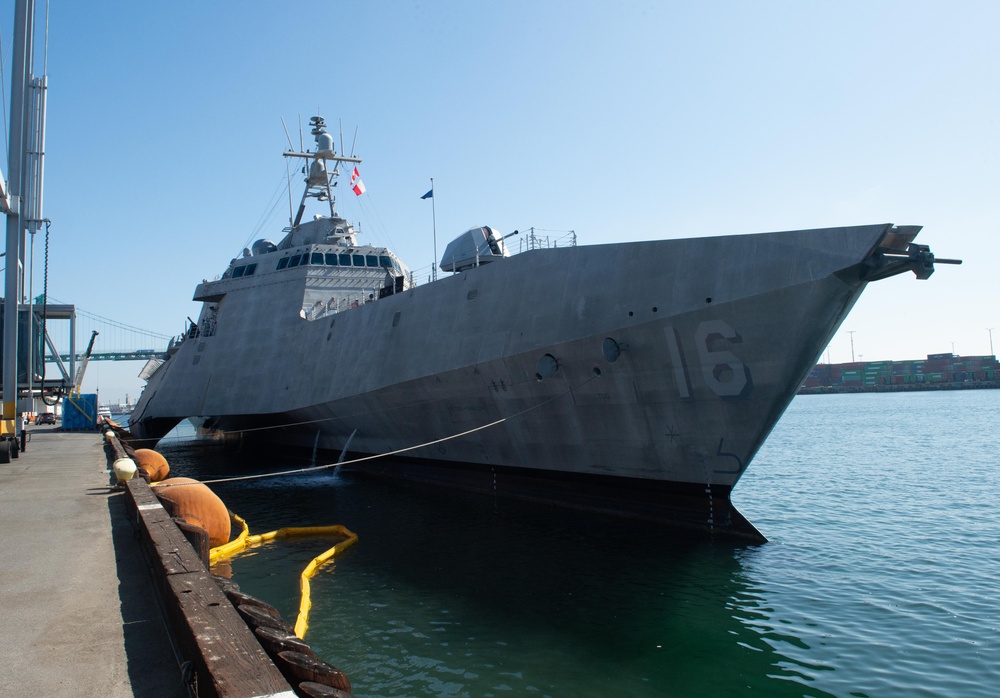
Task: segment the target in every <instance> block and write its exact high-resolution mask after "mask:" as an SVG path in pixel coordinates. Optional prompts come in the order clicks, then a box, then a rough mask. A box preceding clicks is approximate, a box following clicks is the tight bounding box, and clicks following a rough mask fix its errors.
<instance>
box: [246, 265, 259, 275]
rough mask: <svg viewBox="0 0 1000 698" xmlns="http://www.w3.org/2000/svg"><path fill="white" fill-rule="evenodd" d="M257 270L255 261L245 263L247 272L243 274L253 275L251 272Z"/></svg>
mask: <svg viewBox="0 0 1000 698" xmlns="http://www.w3.org/2000/svg"><path fill="white" fill-rule="evenodd" d="M255 271H257V262H254V263H253V264H248V265H247V272H246V274H245V275H244V276H253V273H254V272H255Z"/></svg>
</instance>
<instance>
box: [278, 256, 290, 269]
mask: <svg viewBox="0 0 1000 698" xmlns="http://www.w3.org/2000/svg"><path fill="white" fill-rule="evenodd" d="M287 266H288V257H282V258H281V259H279V260H278V269H284V268H285V267H287Z"/></svg>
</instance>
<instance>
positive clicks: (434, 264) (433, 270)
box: [431, 177, 438, 281]
mask: <svg viewBox="0 0 1000 698" xmlns="http://www.w3.org/2000/svg"><path fill="white" fill-rule="evenodd" d="M436 198H437V197H436V196H434V178H433V177H431V222H432V225H433V226H434V227H433V230H434V261H433V262H431V274H432V275H433V277H434V280H435V281H437V278H438V272H437V259H438V224H437V211H436V209H435V207H434V199H436Z"/></svg>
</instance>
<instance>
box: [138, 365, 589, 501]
mask: <svg viewBox="0 0 1000 698" xmlns="http://www.w3.org/2000/svg"><path fill="white" fill-rule="evenodd" d="M595 378H598V376H596V375H595V376H591V377H590V378H588V379H587V380H585V381H583V382H582V383H580V384H579V385H576V386H571V387H569V388H567V389H566V390H565V391H564V392H561V393H559V394H558V395H553V396H552V397H550V398H548V399H547V400H543V401H542V402H540V403H538V404H537V405H532V406H531V407H527V408H525V409H523V410H521V411H520V412H515V413H514V414H511V415H508V416H506V417H501V418H500V419H497V420H494V421H492V422H489V423H487V424H483V425H480V426H478V427H474V428H472V429H467V430H465V431H462V432H459V433H457V434H452V435H450V436H444V437H442V438H440V439H434V440H433V441H427V442H425V443H422V444H417V445H416V446H407V447H405V448H400V449H397V450H395V451H388V452H386V453H377V454H375V455H371V456H363V457H361V458H355V459H354V460H348V461H343V462H335V463H325V464H323V465H312V466H308V467H305V468H295V469H293V470H282V471H281V472H278V473H258V474H256V475H236V476H233V477H223V478H216V479H214V480H202V481H201V483H202V484H206V485H214V484H218V483H222V482H242V481H245V480H263V479H265V478H269V477H282V476H284V475H298V474H300V473H313V472H316V471H317V470H327V469H329V468H337V467H339V466H342V465H353V464H355V463H364V462H365V461H371V460H376V459H378V458H387V457H389V456H397V455H399V454H400V453H407V452H409V451H416V450H417V449H420V448H424V447H426V446H433V445H435V444H439V443H444V442H445V441H451V440H453V439H459V438H461V437H463V436H468V435H469V434H474V433H476V432H477V431H483V430H484V429H489V428H491V427H495V426H497V425H498V424H503V423H504V422H506V421H507V420H508V419H514V418H516V417H520V416H522V415H524V414H526V413H528V412H532V411H534V410H537V409H538V408H540V407H544V406H545V405H547V404H549V403H550V402H554V401H556V400H558V399H559V398H562V397H565V396H566V395H569V394H571V393H572V392H573V391H574V390H578V389H580V388H582V387H583V386H585V385H587V383H589V382H590V381H592V380H594V379H595ZM187 484H194V483H177V484H170V483H168V484H165V485H164V484H160V485H157V487H184V486H186V485H187Z"/></svg>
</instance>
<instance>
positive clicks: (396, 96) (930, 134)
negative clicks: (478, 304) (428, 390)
mask: <svg viewBox="0 0 1000 698" xmlns="http://www.w3.org/2000/svg"><path fill="white" fill-rule="evenodd" d="M4 5H5V7H4V8H3V11H2V13H0V14H2V21H3V28H4V29H3V31H4V33H3V42H4V45H3V48H4V56H5V57H8V51H9V48H8V42H9V38H10V31H11V30H10V27H11V26H12V14H13V2H10V0H8V2H6V3H4ZM998 26H1000V3H997V2H993V1H984V2H955V3H947V4H946V3H939V2H914V1H906V2H878V1H866V2H836V3H820V2H800V1H795V2H791V1H789V2H768V1H760V2H725V3H722V2H702V3H669V2H618V3H615V2H582V1H580V0H574V1H572V2H570V1H565V2H564V1H542V2H539V1H537V0H536V1H534V2H521V1H511V2H493V3H480V2H467V1H447V2H433V1H428V0H425V1H422V2H405V1H400V2H378V1H372V2H308V3H307V2H286V3H275V2H271V1H267V2H265V1H262V0H253V1H247V2H239V3H236V2H211V3H206V2H176V3H146V2H124V1H119V2H100V3H81V2H66V1H65V0H54V1H53V2H52V6H51V8H50V26H49V40H50V45H49V53H48V75H49V85H50V90H49V112H48V142H47V148H46V150H47V153H46V190H45V213H46V215H47V216H48V217H49V218H50V219H52V221H53V224H52V241H51V261H50V295H51V296H53V297H55V298H58V299H60V300H63V301H66V302H70V303H74V304H76V305H77V306H78V307H79V308H82V309H85V310H87V311H89V312H92V313H97V314H100V315H103V316H106V317H110V318H114V319H116V320H119V321H121V322H125V323H128V324H131V325H137V326H140V327H143V328H146V329H149V330H153V331H157V332H162V333H164V334H177V333H179V332H181V331H182V330H183V326H184V320H185V318H186V317H187V316H191V317H195V316H196V313H197V310H198V308H197V304H195V303H193V302H192V301H191V300H190V299H191V295H192V292H193V290H194V287H195V285H196V284H197V283H198V282H199V281H201V280H202V279H203V278H213V277H214V276H216V275H217V274H220V273H221V272H222V271H223V270H224V269H225V267H226V265H227V264H228V262H229V260H230V259H231V258H232V257H234V256H236V255H237V254H238V253H239V252H240V250H242V248H243V247H244V245H245V244H247V243H248V241H252V240H253V239H256V238H259V237H269V238H271V239H279V238H280V236H281V233H280V229H281V228H282V227H283V226H284V225H286V224H287V217H288V204H287V195H283V196H281V198H278V199H275V196H276V195H280V191H281V188H282V187H283V186H284V182H285V163H284V159H283V158H282V157H281V151H282V150H284V149H285V148H286V147H287V142H286V137H285V133H284V130H283V128H282V123H281V119H282V118H284V120H285V122H286V123H287V124H288V127H289V129H290V131H292V134H293V139H294V140H295V141H296V145H297V141H298V123H299V119H300V118H301V119H302V120H303V121H305V120H307V119H308V118H309V117H310V116H312V115H313V114H316V113H318V114H322V115H323V116H325V117H326V119H327V121H328V122H329V123H331V124H333V125H336V124H337V123H338V122H340V121H342V123H343V125H344V134H345V139H346V140H347V142H348V149H350V141H351V140H352V139H353V135H354V130H355V127H357V128H358V129H359V132H358V138H357V152H358V154H359V155H360V156H361V157H362V158H364V163H363V164H362V165H361V168H360V169H361V173H362V176H363V178H364V181H365V185H366V187H367V189H368V193H367V194H366V195H365V196H364V197H362V200H361V201H354V200H353V199H354V196H353V194H349V192H347V191H342V193H341V197H340V203H341V206H340V209H341V212H342V213H344V214H346V215H347V216H348V217H350V218H352V219H355V220H358V219H360V222H361V224H362V228H363V229H364V230H365V231H366V239H367V240H368V241H372V242H375V243H378V244H389V245H391V246H392V247H393V248H394V249H395V250H396V251H397V252H398V253H399V254H400V255H401V256H402V257H403V259H404V260H406V261H407V262H408V264H409V265H410V267H411V268H414V269H420V268H425V267H428V266H429V264H430V262H431V260H432V257H433V254H432V236H431V208H430V202H429V201H421V200H420V198H419V197H420V195H421V194H423V193H424V192H425V191H427V189H428V188H429V178H430V177H434V181H435V185H436V187H435V189H436V210H437V238H438V252H439V253H440V252H441V251H443V248H444V245H445V244H446V243H447V241H448V240H450V239H451V237H453V236H454V235H456V234H458V233H460V232H461V231H463V230H465V229H466V228H468V227H470V226H473V225H484V224H486V225H491V226H493V227H495V228H497V229H499V230H500V231H501V232H503V233H507V232H510V231H511V230H513V229H520V230H525V229H526V228H528V227H530V226H535V227H538V228H545V229H555V230H565V229H573V230H575V231H576V233H577V235H578V239H579V242H580V243H581V244H594V243H604V242H617V241H626V240H643V239H656V238H678V237H690V236H704V235H721V234H735V233H749V232H761V231H771V230H787V229H797V228H816V227H825V226H836V225H853V224H864V223H882V222H892V223H897V224H920V225H923V226H925V227H924V231H923V232H922V233H921V235H920V237H919V238H918V241H919V242H923V243H925V244H929V245H930V246H931V249H932V250H933V251H934V252H935V253H936V254H937V255H938V256H941V257H960V258H963V259H965V264H964V265H963V266H961V267H943V266H942V267H939V269H938V272H937V273H936V274H935V275H934V276H933V277H932V278H931V280H930V281H927V282H918V281H916V280H915V279H914V278H913V277H912V276H909V275H908V276H905V277H897V278H894V279H890V280H888V281H884V282H880V283H878V284H873V285H872V286H870V287H869V289H868V290H867V291H866V293H865V295H864V296H863V297H862V299H861V301H860V302H859V304H858V305H857V306H856V308H855V310H854V312H853V314H852V315H851V317H850V318H848V320H847V322H846V324H845V326H844V330H854V331H855V335H854V341H855V352H856V354H857V355H859V356H863V358H864V360H877V359H889V358H896V359H900V358H919V357H921V356H923V355H925V354H927V353H932V352H945V351H951V350H952V343H954V349H955V351H956V352H957V353H960V354H966V355H973V354H987V353H989V336H988V333H987V328H988V327H994V326H995V327H997V330H996V331H995V332H994V335H995V336H994V341H995V343H996V346H997V347H1000V313H998V311H997V308H998V305H1000V304H998V300H1000V292H998V288H997V281H996V278H997V272H996V260H995V259H994V258H993V256H992V255H993V251H994V247H995V245H994V244H993V243H994V241H995V239H996V238H997V237H998V235H997V233H998V215H997V214H998V211H997V190H998V184H1000V182H998V167H1000V158H998V154H1000V147H998V145H1000V137H998V131H1000V119H998V116H1000V106H998V100H1000V90H998V89H997V87H998V85H1000V79H998V78H1000V41H998V40H997V36H998V34H997V27H998ZM40 56H41V54H40V52H39V62H40ZM7 60H8V61H9V57H8V58H7ZM5 71H6V72H5V77H4V80H5V82H6V83H7V85H6V86H5V89H6V90H9V79H10V78H9V63H8V65H6V66H5ZM307 138H308V135H307ZM307 143H308V141H307ZM308 144H309V145H311V143H308ZM4 170H5V171H6V167H4ZM295 196H296V197H298V196H299V187H298V183H297V182H296V184H295ZM275 201H277V202H278V203H277V206H275ZM36 270H37V271H36V274H37V276H36V279H37V280H36V288H38V286H39V285H40V278H41V277H40V266H37V267H36ZM85 340H86V338H81V341H85ZM850 354H851V347H850V337H849V336H848V335H847V334H846V332H841V333H840V334H839V335H838V336H837V337H835V338H834V340H833V342H832V343H831V345H830V348H829V357H830V359H831V360H832V361H834V362H842V361H848V360H850ZM139 368H141V364H137V363H127V364H110V363H99V364H93V365H92V367H91V369H90V371H89V372H88V376H87V381H86V383H85V385H84V390H85V391H88V390H89V391H92V390H93V389H95V388H97V387H100V390H101V393H102V399H104V398H107V399H117V398H119V397H123V396H124V395H125V393H126V392H127V393H129V394H131V395H133V396H135V395H136V394H137V393H138V391H139V388H140V385H141V382H140V381H139V380H138V379H137V378H135V377H134V376H135V374H136V373H137V372H138V370H139Z"/></svg>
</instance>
